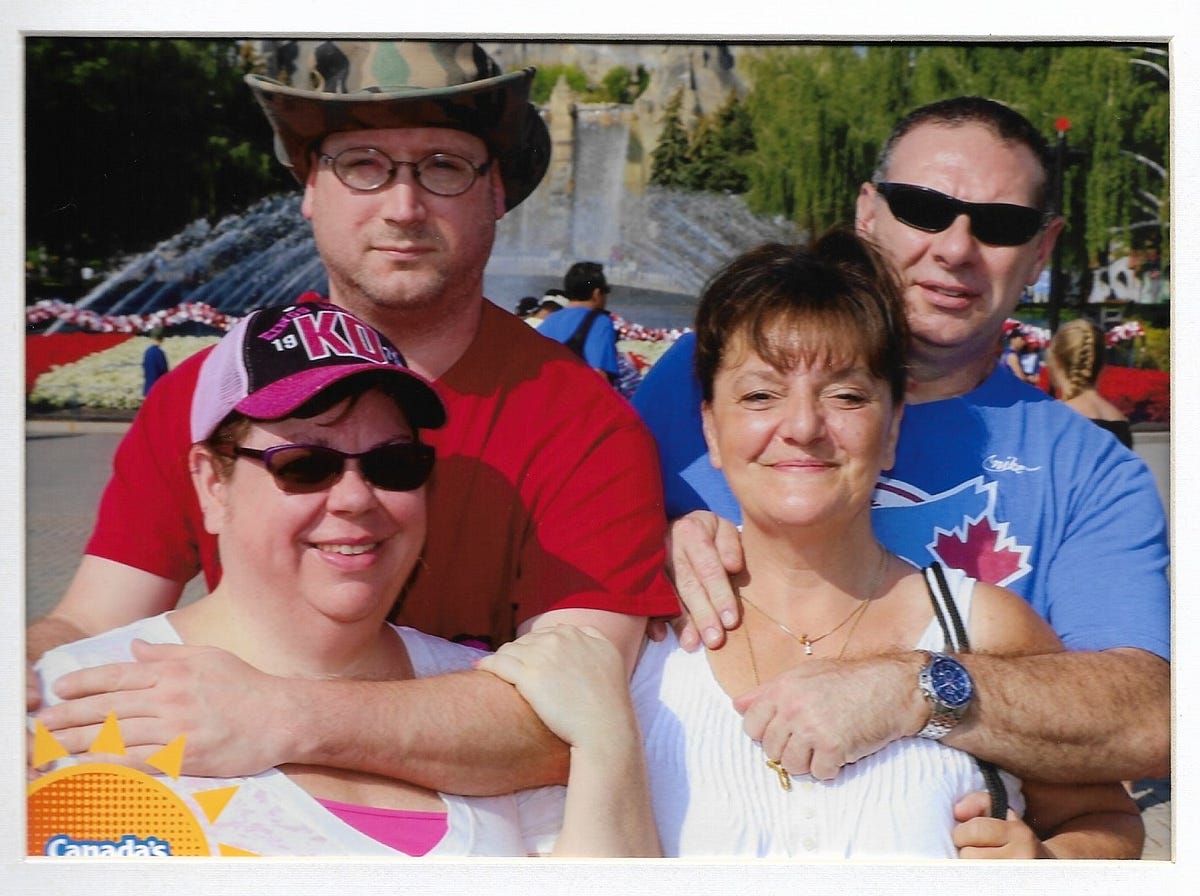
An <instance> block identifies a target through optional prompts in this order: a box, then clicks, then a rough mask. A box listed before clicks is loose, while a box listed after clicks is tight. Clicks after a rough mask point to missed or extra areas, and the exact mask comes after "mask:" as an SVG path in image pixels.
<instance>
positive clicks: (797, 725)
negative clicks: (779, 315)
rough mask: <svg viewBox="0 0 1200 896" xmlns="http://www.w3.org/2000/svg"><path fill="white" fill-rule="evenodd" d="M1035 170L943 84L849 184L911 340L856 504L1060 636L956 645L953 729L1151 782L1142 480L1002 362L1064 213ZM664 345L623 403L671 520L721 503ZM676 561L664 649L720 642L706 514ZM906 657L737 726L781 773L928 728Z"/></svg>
mask: <svg viewBox="0 0 1200 896" xmlns="http://www.w3.org/2000/svg"><path fill="white" fill-rule="evenodd" d="M1049 170H1050V168H1049V152H1048V147H1047V145H1046V141H1045V139H1044V138H1043V137H1042V136H1041V134H1039V133H1038V132H1037V130H1036V129H1035V128H1034V127H1033V126H1032V125H1031V124H1030V123H1029V122H1028V121H1027V120H1026V119H1025V118H1024V117H1023V116H1021V115H1019V114H1018V113H1017V112H1015V111H1013V110H1012V109H1010V108H1008V107H1006V106H1004V105H1002V104H1000V103H997V102H994V101H991V100H986V99H982V98H978V97H956V98H952V99H948V100H943V101H940V102H937V103H932V104H930V105H928V106H923V107H921V108H919V109H917V110H915V111H913V112H912V113H910V114H909V115H907V116H905V118H903V119H902V120H901V121H900V122H899V123H898V124H897V125H896V127H895V128H894V129H893V131H892V134H891V135H890V136H889V138H888V140H887V142H886V143H885V144H884V146H883V149H882V152H881V154H880V161H879V164H878V166H877V168H876V171H875V173H874V174H873V176H872V179H871V181H870V182H868V183H864V184H863V185H862V187H861V189H860V192H859V196H858V202H857V207H856V212H857V216H856V217H857V225H856V226H857V229H858V230H859V232H860V233H863V234H864V235H866V236H868V237H870V238H872V239H873V240H874V242H875V243H876V244H877V245H879V246H880V248H881V249H882V250H883V251H884V252H885V254H886V255H887V256H888V257H889V259H890V260H891V262H892V264H893V266H894V267H895V268H896V269H897V271H898V273H899V276H900V278H901V283H902V286H903V287H904V290H905V309H906V317H907V319H908V322H909V327H910V331H911V333H912V345H911V350H910V354H909V360H908V365H909V368H908V375H909V379H908V386H907V389H906V393H905V399H906V411H905V415H904V421H903V423H902V425H901V430H900V438H899V442H898V445H897V452H896V460H895V463H894V464H893V465H892V466H891V468H890V469H888V470H886V471H885V472H884V475H883V476H881V477H880V481H879V483H878V487H877V489H876V493H875V507H874V510H873V513H872V517H873V521H874V526H875V532H876V534H877V536H878V537H879V539H880V541H881V542H882V543H883V544H884V545H886V546H887V547H888V548H890V549H891V550H893V551H895V552H896V553H897V554H899V555H900V556H902V557H905V558H906V559H908V560H910V561H911V562H913V563H915V564H917V565H921V566H924V565H927V564H928V563H930V562H931V561H933V560H939V561H942V562H944V563H945V564H946V565H949V566H954V567H957V568H961V569H963V570H964V571H965V572H967V573H968V574H969V575H971V576H972V577H973V578H976V579H978V580H979V581H983V582H989V583H991V584H997V585H1002V586H1004V587H1007V588H1009V589H1010V590H1013V591H1015V592H1017V593H1018V594H1020V595H1021V596H1022V597H1024V598H1025V599H1026V600H1027V601H1029V602H1030V604H1031V605H1032V606H1033V608H1034V609H1035V610H1037V611H1038V613H1039V614H1040V615H1041V616H1042V617H1043V618H1044V619H1046V620H1047V621H1048V622H1049V623H1050V625H1051V626H1052V627H1053V628H1054V630H1055V632H1056V633H1057V634H1058V636H1059V637H1060V638H1061V640H1062V641H1063V642H1064V644H1065V645H1066V646H1067V648H1068V651H1067V652H1065V653H1060V654H1054V655H1047V656H1037V657H1023V658H1006V657H994V656H986V655H981V654H971V655H969V656H965V657H963V658H962V660H963V665H964V666H965V667H966V668H967V669H968V670H969V672H970V674H971V676H972V678H973V679H974V688H975V691H976V693H977V694H978V695H979V697H978V699H977V701H976V702H975V703H974V704H973V705H972V707H971V709H970V711H969V712H968V716H967V720H968V722H969V724H966V725H960V726H959V727H958V728H956V729H955V730H954V731H952V732H951V733H949V734H948V735H947V741H948V742H949V743H951V744H953V745H954V746H956V747H959V748H960V749H964V750H968V751H970V752H971V753H973V754H975V755H977V756H980V757H982V758H985V759H988V760H990V761H993V762H995V763H996V764H998V765H1000V766H1003V767H1005V768H1008V769H1010V770H1012V771H1014V772H1016V773H1017V774H1020V775H1021V776H1023V777H1026V778H1036V779H1039V780H1049V781H1060V782H1090V781H1116V780H1128V779H1136V778H1141V777H1153V776H1161V775H1165V774H1168V773H1169V769H1170V733H1171V699H1170V667H1169V664H1168V660H1169V657H1170V597H1169V589H1168V586H1167V580H1166V568H1167V563H1168V553H1167V545H1166V522H1165V518H1164V514H1163V508H1162V504H1161V501H1160V500H1159V498H1158V493H1157V490H1156V488H1155V485H1154V480H1153V477H1152V475H1151V473H1150V471H1149V469H1148V468H1147V467H1146V465H1145V464H1144V463H1143V462H1142V461H1141V459H1140V458H1138V457H1136V456H1135V455H1132V454H1131V453H1130V452H1128V451H1126V450H1124V449H1123V448H1121V447H1120V446H1119V445H1117V444H1115V442H1114V441H1113V440H1112V439H1109V438H1107V437H1106V436H1103V434H1101V433H1099V432H1097V431H1096V427H1094V426H1091V425H1085V423H1086V421H1083V420H1081V419H1080V418H1079V416H1078V415H1074V414H1070V413H1066V411H1067V409H1065V408H1062V407H1060V406H1059V405H1058V404H1057V403H1056V402H1054V401H1053V400H1051V399H1050V398H1049V396H1047V395H1046V394H1045V393H1043V392H1040V391H1039V390H1037V389H1035V388H1033V387H1032V386H1029V385H1027V384H1023V383H1016V382H1014V381H1013V380H1012V378H1011V377H1009V376H1007V375H1006V374H1004V373H1003V372H1002V371H999V370H998V367H997V364H996V345H997V343H998V340H999V338H1000V335H1001V328H1002V326H1003V323H1004V321H1005V319H1007V318H1008V317H1009V316H1010V315H1011V313H1012V311H1013V309H1014V308H1015V307H1016V304H1017V302H1018V301H1019V299H1020V295H1021V290H1022V289H1023V287H1024V286H1026V285H1028V284H1030V283H1033V282H1034V281H1035V280H1036V278H1037V276H1038V274H1039V273H1040V271H1041V270H1042V269H1043V268H1044V267H1045V264H1046V261H1047V259H1048V258H1049V255H1050V252H1051V250H1052V248H1053V245H1054V240H1055V238H1056V237H1057V235H1058V232H1059V230H1060V229H1061V227H1062V220H1061V219H1060V218H1058V217H1056V216H1052V215H1050V214H1048V212H1047V211H1046V201H1047V187H1048V185H1049V173H1048V172H1049ZM688 345H691V346H693V347H694V345H695V342H694V341H690V342H689V343H683V344H682V345H681V346H680V347H679V348H678V350H679V351H680V352H684V351H687V350H688ZM676 350H677V349H676V348H672V349H671V351H669V352H668V353H667V356H666V357H664V358H663V359H662V360H660V361H659V362H658V363H657V364H656V365H655V366H654V367H653V368H652V369H651V372H650V374H649V375H648V376H647V378H646V381H645V382H644V383H643V386H642V388H641V389H640V390H639V392H638V395H637V396H636V397H635V398H636V400H635V406H636V407H638V410H639V412H640V413H641V414H642V415H643V417H644V419H646V420H647V421H648V423H649V424H650V426H651V429H652V431H653V432H654V433H655V437H656V440H657V441H658V442H659V446H660V457H661V458H662V461H663V463H664V471H663V475H664V479H665V481H666V483H667V488H666V491H667V494H668V496H669V497H668V513H669V514H671V515H672V516H675V515H678V514H680V513H687V512H688V511H694V510H695V509H696V508H697V507H704V506H706V504H707V506H715V505H716V502H717V501H718V500H722V499H721V498H718V497H717V496H718V495H723V496H724V498H723V500H724V501H725V502H726V504H728V503H729V501H730V499H729V496H728V485H727V484H725V483H724V482H723V481H722V480H723V477H722V476H721V474H720V473H719V471H715V470H714V469H713V468H712V464H711V463H709V459H708V457H707V452H706V450H705V446H704V443H703V437H702V433H701V425H700V419H699V413H700V402H701V394H700V391H699V384H698V383H697V382H696V381H695V379H694V373H692V372H691V364H690V363H689V362H688V361H686V360H683V361H672V363H670V364H668V365H664V362H666V361H667V359H668V357H669V356H670V355H671V354H672V353H673V352H675V351H676ZM658 377H661V378H658ZM668 377H673V378H672V379H668ZM653 380H656V381H654V382H652V381H653ZM683 418H690V422H688V419H683ZM710 495H711V496H713V497H712V502H713V503H712V504H708V501H709V497H710ZM672 499H673V500H672ZM687 501H692V502H699V503H693V504H691V506H688V505H687V504H686V503H684V502H687ZM670 553H671V563H672V569H673V576H674V579H675V584H676V587H677V588H678V589H679V591H680V595H681V597H682V598H683V600H684V602H685V604H686V605H687V606H688V609H689V612H690V614H691V619H692V624H691V625H690V627H689V628H688V630H686V631H684V632H683V633H682V635H681V641H682V643H683V644H684V645H685V646H686V647H689V648H694V647H695V646H696V645H698V644H699V643H700V642H701V639H702V640H703V643H705V644H706V645H707V646H709V647H710V648H718V647H719V646H720V645H721V644H722V643H723V642H724V640H725V630H726V629H730V628H733V627H735V626H736V625H737V624H738V622H739V620H740V619H741V618H742V610H741V607H740V606H739V604H738V602H737V600H736V596H735V594H734V592H733V590H732V588H731V586H730V584H729V580H728V573H727V572H726V571H727V570H728V571H729V572H733V573H735V574H736V573H737V572H738V571H740V570H741V568H742V559H741V548H740V545H739V543H738V536H737V532H736V530H735V529H734V528H733V526H732V525H731V524H730V523H729V522H728V521H724V520H721V519H720V518H719V517H716V516H715V515H714V514H712V513H710V512H704V511H698V512H695V513H692V514H689V515H687V516H684V517H682V518H681V519H679V520H678V521H677V522H676V523H675V524H674V525H673V526H672V532H671V549H670ZM919 672H920V663H919V662H918V660H917V659H916V657H915V656H904V657H887V658H879V659H874V660H869V661H867V660H864V661H859V662H856V663H854V664H852V665H847V664H839V663H836V662H833V661H820V662H816V663H808V664H805V665H804V666H803V668H801V669H797V670H795V671H794V672H793V673H792V675H791V676H789V677H785V678H781V679H777V680H776V681H774V682H767V683H765V684H764V687H763V688H762V689H761V690H759V691H757V692H756V696H755V699H754V701H753V703H752V704H748V705H744V706H742V707H741V708H742V709H743V710H744V711H745V720H746V725H747V731H748V733H750V734H751V736H752V737H755V738H757V739H760V740H762V739H764V738H776V737H779V738H782V734H781V733H780V732H786V733H787V738H788V739H787V743H788V746H787V748H786V749H785V751H784V755H783V756H782V757H781V759H782V761H783V762H784V765H785V766H786V767H787V768H789V769H790V770H792V771H794V772H801V773H802V772H805V771H809V770H811V771H812V772H813V774H814V775H816V776H817V777H819V778H822V779H828V778H832V777H834V776H836V775H837V774H838V770H839V769H840V768H842V766H844V765H845V764H846V763H848V762H853V761H854V760H856V759H859V758H861V757H862V756H865V755H869V754H870V753H872V752H874V751H875V750H877V749H879V747H880V746H881V745H883V744H886V743H890V742H891V741H894V740H897V739H899V738H902V737H907V736H910V735H912V734H913V733H914V732H916V731H917V730H919V729H920V728H921V727H922V725H924V723H925V721H926V720H927V719H928V717H929V709H928V706H927V705H925V704H924V702H923V701H922V700H921V699H919V690H918V688H917V686H916V682H917V678H918V675H919ZM1129 706H1137V707H1139V711H1138V712H1137V713H1135V714H1132V715H1131V714H1130V713H1129V712H1128V711H1127V708H1128V707H1129Z"/></svg>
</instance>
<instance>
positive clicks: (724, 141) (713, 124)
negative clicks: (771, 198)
mask: <svg viewBox="0 0 1200 896" xmlns="http://www.w3.org/2000/svg"><path fill="white" fill-rule="evenodd" d="M753 152H754V131H753V129H752V127H751V123H750V114H749V113H748V112H747V111H746V109H745V108H744V107H743V106H742V104H741V103H740V102H739V101H738V98H737V97H736V96H735V95H733V94H730V96H729V98H728V99H727V100H726V101H725V103H724V104H723V105H722V106H721V108H719V109H718V110H717V111H716V112H714V113H713V114H712V116H711V117H706V118H705V119H703V120H701V121H700V122H699V124H698V125H697V128H696V131H695V133H694V135H693V136H692V139H691V142H690V148H689V160H690V161H689V166H688V168H689V174H690V177H689V182H690V184H691V186H692V188H693V189H697V190H711V191H714V192H729V193H744V192H746V189H747V187H748V186H749V184H750V179H749V177H747V175H746V171H745V168H746V164H747V161H748V160H749V158H750V156H751V155H752V154H753Z"/></svg>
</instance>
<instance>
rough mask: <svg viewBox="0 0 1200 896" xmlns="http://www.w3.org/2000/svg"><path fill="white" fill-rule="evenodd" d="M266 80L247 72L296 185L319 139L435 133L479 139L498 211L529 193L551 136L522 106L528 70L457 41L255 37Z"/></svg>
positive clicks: (542, 167) (525, 103) (530, 76)
mask: <svg viewBox="0 0 1200 896" xmlns="http://www.w3.org/2000/svg"><path fill="white" fill-rule="evenodd" d="M263 50H264V55H265V56H266V57H267V75H259V74H252V75H247V76H246V83H247V84H248V85H249V86H250V90H251V92H252V93H253V94H254V98H255V99H256V100H258V103H259V105H261V106H262V108H263V111H264V112H265V113H266V116H267V120H268V121H270V123H271V127H272V128H273V129H274V131H275V154H276V155H277V156H278V157H279V160H280V161H281V162H282V163H283V164H284V165H286V166H288V167H289V168H291V169H292V173H293V174H294V175H295V176H296V179H297V180H299V181H300V183H304V182H305V181H306V180H307V178H308V171H309V163H310V161H311V156H310V152H311V150H312V149H313V147H314V145H315V144H316V143H317V142H318V141H320V140H321V139H322V138H323V137H324V136H325V135H326V134H332V133H335V132H337V131H357V130H371V129H375V128H401V127H444V128H454V129H455V130H460V131H467V132H468V133H471V134H474V135H475V136H477V137H479V139H481V140H482V141H483V142H484V143H486V144H487V146H488V149H489V150H490V152H491V153H492V155H493V156H494V157H495V159H496V160H497V162H498V164H499V166H500V177H501V180H502V181H503V182H504V193H505V206H506V207H507V208H508V209H512V208H515V207H516V206H517V205H518V204H519V203H520V202H521V201H522V200H523V199H525V197H527V196H528V195H529V194H530V193H532V192H533V190H534V188H535V187H536V186H537V185H538V183H539V182H540V181H541V179H542V176H543V175H544V174H545V173H546V168H547V166H548V165H549V163H550V133H549V131H547V129H546V124H545V122H543V121H542V118H541V116H540V115H539V114H538V111H537V109H536V108H535V107H534V106H533V105H532V104H531V103H530V102H529V88H530V85H531V84H532V82H533V73H534V69H532V68H526V69H522V70H520V71H514V72H510V73H508V74H501V73H500V68H499V66H497V65H496V63H495V61H494V60H493V59H492V58H491V57H490V56H488V55H487V53H485V52H484V51H483V50H482V49H481V48H480V47H479V46H478V45H477V44H475V43H471V42H466V41H461V42H460V41H367V40H273V41H263Z"/></svg>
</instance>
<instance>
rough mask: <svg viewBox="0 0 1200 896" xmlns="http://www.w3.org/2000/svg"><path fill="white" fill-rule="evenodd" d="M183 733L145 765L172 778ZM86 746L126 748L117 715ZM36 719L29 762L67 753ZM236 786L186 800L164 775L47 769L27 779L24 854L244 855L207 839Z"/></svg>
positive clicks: (92, 767)
mask: <svg viewBox="0 0 1200 896" xmlns="http://www.w3.org/2000/svg"><path fill="white" fill-rule="evenodd" d="M185 740H186V738H185V737H184V736H183V735H181V736H180V737H177V738H176V739H175V740H174V741H172V742H171V743H170V744H168V745H167V746H166V747H164V748H163V749H161V750H159V751H158V752H157V753H155V754H154V755H153V756H151V757H150V759H148V760H147V764H148V765H149V766H150V767H152V768H154V769H157V770H158V771H160V772H162V773H163V774H165V775H167V776H168V777H170V778H171V779H173V780H178V778H179V773H180V769H181V768H182V767H183V752H184V743H185ZM88 752H89V753H104V754H108V755H113V756H124V755H125V742H124V740H123V739H122V737H121V730H120V726H119V725H118V724H117V719H116V716H114V715H113V714H111V713H110V714H109V716H108V718H107V719H106V720H105V722H104V726H103V727H102V728H101V730H100V734H99V735H98V736H97V737H96V739H95V740H94V741H93V742H92V745H91V746H90V747H89V748H88ZM68 755H69V754H68V752H67V750H66V749H65V748H64V747H63V746H62V744H60V743H59V742H58V741H57V740H56V739H55V737H54V735H53V734H51V733H50V732H49V731H48V730H47V729H46V728H45V726H43V725H42V723H41V722H36V721H35V722H34V744H33V766H34V767H35V768H41V767H42V766H44V765H46V764H47V763H50V762H53V761H54V760H56V759H62V758H64V757H66V756H68ZM237 789H238V788H237V787H221V788H216V789H213V790H206V791H195V792H193V793H191V794H190V799H191V800H192V801H194V802H195V808H193V807H192V806H191V805H190V804H189V802H188V799H186V798H185V797H183V796H181V795H180V794H179V793H176V792H175V791H174V790H173V789H172V788H171V787H170V786H168V785H167V784H165V783H164V782H163V781H162V779H160V778H158V777H156V776H154V775H151V774H147V773H146V772H142V771H138V770H137V769H134V768H131V767H128V766H124V765H116V764H112V763H102V762H85V763H80V764H79V765H72V766H68V767H66V768H60V769H57V770H55V771H52V772H50V773H48V774H46V775H43V776H42V777H40V778H38V779H37V780H35V781H33V782H31V783H30V784H29V788H28V794H27V797H26V806H27V810H28V825H27V834H26V841H27V854H28V855H31V856H50V857H57V858H79V857H83V858H91V857H95V858H109V857H118V856H120V857H124V856H128V857H136V858H150V857H156V856H211V855H220V856H248V855H254V853H251V852H247V851H245V850H242V849H239V848H237V847H234V846H229V845H227V844H223V843H217V844H216V847H215V851H214V848H213V847H212V846H211V845H210V839H211V838H210V830H209V827H210V826H211V825H212V824H213V822H215V821H216V820H217V818H219V817H220V815H221V813H222V812H223V811H224V810H225V807H226V806H227V805H228V803H229V801H230V800H231V799H233V796H234V794H236V793H237Z"/></svg>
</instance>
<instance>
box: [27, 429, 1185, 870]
mask: <svg viewBox="0 0 1200 896" xmlns="http://www.w3.org/2000/svg"><path fill="white" fill-rule="evenodd" d="M125 429H126V424H122V423H118V422H112V423H95V422H93V423H76V422H71V421H62V420H54V421H36V420H34V421H29V422H28V424H27V425H26V435H25V463H26V472H25V487H26V488H25V524H26V549H25V550H26V553H25V569H26V591H25V607H26V613H27V614H28V617H29V618H34V617H36V616H39V615H41V614H42V613H44V612H46V610H48V609H49V608H50V607H52V606H53V605H54V603H55V602H56V601H57V600H58V598H59V596H60V595H61V594H62V592H63V591H64V590H65V589H66V587H67V586H68V585H69V584H70V582H71V577H72V576H73V574H74V572H75V567H76V564H77V563H78V561H79V556H80V554H81V553H82V552H83V548H84V545H85V544H86V543H87V538H88V535H89V534H90V533H91V527H92V522H93V518H94V514H95V508H96V506H97V505H98V502H99V500H100V494H101V492H102V491H103V489H104V483H105V482H106V481H107V479H108V475H109V469H110V463H111V460H112V454H113V451H114V450H115V449H116V446H117V443H118V442H119V441H120V439H121V434H122V433H123V432H124V431H125ZM1148 435H1150V436H1153V437H1154V438H1149V439H1147V438H1139V441H1140V442H1143V443H1144V444H1139V445H1138V450H1139V451H1141V452H1142V453H1143V455H1144V456H1146V459H1147V461H1148V462H1149V463H1150V464H1151V466H1152V467H1155V473H1156V476H1158V477H1159V485H1160V488H1163V489H1164V490H1165V489H1166V486H1167V480H1166V470H1167V466H1166V462H1167V459H1168V450H1167V448H1168V446H1169V440H1168V438H1167V436H1168V435H1169V434H1167V433H1151V434H1148ZM1139 436H1140V434H1139ZM199 593H202V582H201V580H200V579H199V578H198V579H197V580H196V581H194V582H192V583H191V584H190V585H189V586H188V589H187V591H185V598H190V597H192V596H195V595H197V594H199ZM1133 794H1134V798H1135V799H1136V800H1137V801H1138V805H1140V806H1141V807H1142V818H1143V819H1144V821H1145V823H1146V847H1145V851H1144V852H1143V855H1142V857H1143V858H1145V859H1162V860H1169V859H1170V858H1171V781H1170V779H1169V778H1164V779H1154V780H1146V781H1138V782H1136V784H1135V785H1134V787H1133Z"/></svg>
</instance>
